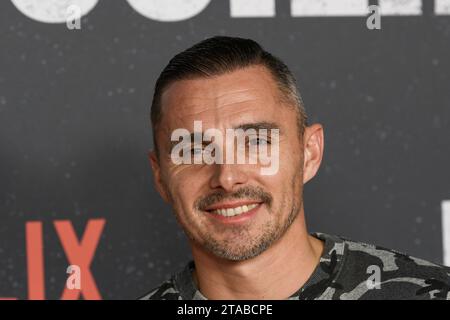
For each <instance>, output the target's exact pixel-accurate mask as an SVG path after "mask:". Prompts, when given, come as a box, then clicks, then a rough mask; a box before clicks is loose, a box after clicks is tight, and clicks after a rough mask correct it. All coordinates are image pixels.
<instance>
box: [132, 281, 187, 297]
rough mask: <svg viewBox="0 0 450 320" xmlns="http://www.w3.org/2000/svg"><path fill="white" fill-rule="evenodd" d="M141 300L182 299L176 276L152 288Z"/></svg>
mask: <svg viewBox="0 0 450 320" xmlns="http://www.w3.org/2000/svg"><path fill="white" fill-rule="evenodd" d="M139 300H181V295H180V292H179V291H178V289H177V287H176V285H175V281H174V277H172V278H171V279H169V280H166V281H164V282H163V283H161V284H160V285H159V286H157V287H155V288H153V289H152V290H150V292H148V293H147V294H145V295H144V296H143V297H141V298H139Z"/></svg>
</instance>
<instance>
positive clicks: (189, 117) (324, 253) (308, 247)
mask: <svg viewBox="0 0 450 320" xmlns="http://www.w3.org/2000/svg"><path fill="white" fill-rule="evenodd" d="M151 120H152V126H153V137H154V149H155V150H154V151H152V152H151V153H150V155H149V156H150V161H151V166H152V169H153V173H154V180H155V185H156V188H157V190H158V192H159V193H160V195H161V196H162V198H163V199H164V200H165V201H166V202H168V203H169V204H170V205H171V206H172V207H173V209H174V211H175V214H176V218H177V221H178V223H179V224H180V226H181V227H182V228H183V230H184V231H185V233H186V235H187V238H188V240H189V244H190V247H191V250H192V255H193V258H194V261H191V262H189V263H188V264H187V265H186V267H185V268H184V270H182V271H180V272H179V273H178V274H176V275H174V276H173V277H172V278H171V279H170V280H168V281H166V282H164V283H163V284H162V285H160V286H159V287H158V288H156V289H154V290H152V291H151V292H150V293H149V294H147V295H146V296H144V297H143V299H447V298H449V288H450V280H449V274H450V270H449V268H446V267H443V266H439V265H436V264H433V263H430V262H427V261H424V260H420V259H416V258H412V257H409V256H406V255H403V254H401V253H398V252H396V251H392V250H387V249H383V248H379V247H376V246H372V245H367V244H363V243H359V242H353V241H350V240H346V239H343V238H340V237H337V236H332V235H326V234H320V233H317V234H309V233H308V231H307V228H306V223H305V212H304V206H303V196H302V193H303V192H302V191H303V185H304V184H305V183H306V182H308V181H309V180H311V179H312V178H313V177H314V176H315V174H316V172H317V171H318V169H319V166H320V163H321V161H322V155H323V150H324V137H323V128H322V126H321V125H320V124H312V125H307V123H306V114H305V111H304V106H303V102H302V100H301V97H300V95H299V93H298V91H297V88H296V84H295V80H294V77H293V75H292V74H291V72H290V71H289V69H288V68H287V66H286V65H285V64H284V63H283V62H281V61H280V60H279V59H277V58H276V57H274V56H272V55H271V54H269V53H268V52H266V51H264V50H263V49H262V48H261V47H260V46H259V45H258V44H257V43H256V42H254V41H252V40H248V39H241V38H231V37H214V38H210V39H207V40H204V41H202V42H200V43H198V44H197V45H195V46H193V47H192V48H190V49H187V50H186V51H184V52H181V53H180V54H178V55H176V56H175V57H174V58H173V59H172V60H171V61H170V62H169V64H168V65H167V66H166V68H165V69H164V70H163V72H162V73H161V75H160V77H159V79H158V80H157V83H156V86H155V92H154V97H153V103H152V109H151ZM199 124H201V126H199ZM239 129H244V130H250V131H249V132H250V133H249V134H248V135H246V134H247V131H245V134H244V140H243V141H244V144H243V145H242V144H241V145H239V144H238V147H236V146H235V145H234V143H233V142H234V141H235V139H234V138H232V139H227V140H226V142H225V143H220V142H223V136H224V135H225V133H228V130H239ZM177 130H184V131H182V132H186V134H187V135H190V138H189V137H188V138H186V137H183V141H182V142H180V141H179V140H180V139H179V138H180V137H182V136H183V135H182V134H181V135H178V134H174V133H175V132H178V131H177ZM208 130H209V132H210V134H209V136H208V137H207V138H206V139H205V138H204V135H207V134H206V132H207V131H208ZM211 130H212V131H211ZM268 130H270V132H271V133H270V134H268ZM211 132H213V133H214V134H211ZM240 132H241V134H242V131H240ZM260 132H263V134H259V133H260ZM221 134H222V135H221ZM199 136H202V139H201V140H200V139H199ZM174 137H175V139H174ZM177 137H178V138H177ZM235 137H236V138H237V137H241V136H240V135H239V133H238V134H237V135H236V136H235ZM185 138H186V140H185ZM191 138H192V139H193V140H192V139H191ZM219 138H220V139H219ZM205 140H206V141H207V142H210V143H209V144H205ZM179 143H180V144H179ZM212 144H214V148H211V145H212ZM230 146H231V148H230ZM252 146H257V148H258V150H259V149H261V150H262V149H263V147H267V146H269V147H270V152H269V154H270V155H271V156H274V155H275V156H276V157H274V158H272V159H271V160H273V161H274V162H276V161H277V159H278V160H279V165H277V166H275V170H272V172H270V173H268V174H267V173H266V174H263V172H262V170H261V169H262V168H263V167H265V165H264V164H263V162H262V161H260V160H262V159H260V157H261V156H262V154H261V153H259V154H258V153H255V150H257V149H254V150H253V151H252V150H251V147H252ZM175 148H177V152H174V149H175ZM213 149H214V150H213ZM233 151H234V152H237V153H238V156H239V154H240V153H241V154H242V153H245V152H248V153H245V154H246V155H245V160H249V159H250V158H251V157H254V158H255V157H256V160H257V161H253V162H251V161H244V162H241V163H236V161H235V162H233V161H231V162H230V161H223V159H224V158H223V155H225V154H232V153H233ZM266 151H267V150H266ZM180 153H183V157H182V158H180V157H179V154H180ZM218 154H221V155H222V156H221V157H217V158H216V156H217V155H218ZM186 155H187V156H186ZM194 158H195V159H196V160H200V161H192V160H193V159H194ZM208 159H209V160H211V159H213V160H218V159H219V160H220V161H207V160H208ZM227 159H231V160H233V159H234V156H233V157H230V158H227ZM266 164H267V163H266Z"/></svg>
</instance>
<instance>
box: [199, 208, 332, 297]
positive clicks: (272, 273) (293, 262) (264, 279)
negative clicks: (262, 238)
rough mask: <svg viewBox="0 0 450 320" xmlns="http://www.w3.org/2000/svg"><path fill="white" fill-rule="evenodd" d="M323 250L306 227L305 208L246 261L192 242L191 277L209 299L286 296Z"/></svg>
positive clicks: (304, 277) (306, 275)
mask: <svg viewBox="0 0 450 320" xmlns="http://www.w3.org/2000/svg"><path fill="white" fill-rule="evenodd" d="M322 250H323V243H322V241H320V240H318V239H316V238H314V237H312V236H310V235H309V234H308V232H307V230H306V225H305V220H304V212H303V210H302V211H301V212H300V213H299V215H298V216H297V218H296V219H295V220H294V222H293V223H292V224H291V226H290V227H289V229H288V230H287V231H286V233H285V234H284V235H283V236H282V237H281V238H280V239H279V240H278V241H276V242H275V243H274V244H272V245H271V246H270V247H269V248H268V249H267V250H266V251H264V252H263V253H261V254H260V255H259V256H257V257H255V258H252V259H249V260H245V261H230V260H225V259H221V258H218V257H216V256H214V255H212V254H211V253H209V252H206V251H205V250H204V249H203V248H200V247H199V246H196V245H192V254H193V257H194V261H195V271H194V274H193V276H194V281H195V282H196V284H197V286H198V288H199V289H200V291H201V293H202V294H203V295H204V296H205V297H207V298H208V299H212V300H216V299H230V300H239V299H240V300H244V299H248V300H252V299H286V298H288V297H289V296H291V295H292V294H293V293H295V292H296V291H297V290H298V289H300V288H301V287H302V286H303V285H304V284H305V282H306V281H307V280H308V279H309V277H310V276H311V274H312V273H313V271H314V269H315V268H316V266H317V264H318V263H319V260H320V256H321V254H322Z"/></svg>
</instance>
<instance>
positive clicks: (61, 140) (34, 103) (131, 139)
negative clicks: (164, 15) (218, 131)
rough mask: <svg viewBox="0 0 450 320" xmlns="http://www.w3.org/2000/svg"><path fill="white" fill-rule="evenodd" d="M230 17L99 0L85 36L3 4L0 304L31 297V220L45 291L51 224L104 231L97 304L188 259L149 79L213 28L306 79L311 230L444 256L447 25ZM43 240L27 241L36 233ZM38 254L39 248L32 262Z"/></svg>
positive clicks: (52, 273) (49, 290)
mask: <svg viewBox="0 0 450 320" xmlns="http://www.w3.org/2000/svg"><path fill="white" fill-rule="evenodd" d="M430 3H432V1H429V2H428V1H426V4H424V7H423V14H422V15H418V16H389V17H383V18H382V29H381V30H368V29H367V28H366V18H365V17H316V18H302V17H292V16H291V13H290V6H289V1H277V6H276V11H277V12H276V16H275V17H265V18H263V17H260V18H233V17H231V16H230V8H229V2H228V1H222V0H220V1H219V0H213V1H212V2H211V3H210V4H209V5H208V6H207V7H206V8H205V10H203V11H202V12H201V13H199V14H198V15H196V16H195V17H193V18H191V19H188V20H183V21H179V22H160V21H155V20H151V19H148V18H146V17H144V16H142V15H140V14H139V13H138V12H136V11H135V10H133V8H132V7H131V6H130V5H129V4H128V3H127V2H125V1H99V3H98V4H97V6H96V7H95V8H94V9H93V10H92V11H91V12H90V13H89V14H88V15H86V16H85V17H83V19H82V29H81V30H68V29H67V28H66V25H65V24H47V23H42V22H37V21H34V20H32V19H30V18H28V17H26V16H25V15H23V14H22V13H21V12H20V11H19V10H17V9H16V7H14V5H13V4H12V3H11V2H10V1H1V2H0V296H3V297H17V298H19V299H26V298H28V295H29V293H28V290H29V288H28V284H27V281H28V280H27V279H28V278H27V271H29V272H31V273H32V272H33V270H31V271H30V270H28V269H29V266H28V267H27V251H26V232H25V230H26V227H25V226H26V223H27V222H30V221H39V222H41V223H42V228H43V243H44V249H43V257H44V270H45V275H44V279H45V297H46V298H50V299H58V298H59V297H60V296H61V294H62V291H63V289H64V284H65V279H66V278H67V274H66V268H67V266H68V265H69V262H68V259H67V257H66V254H65V251H64V249H63V246H62V245H61V241H60V240H59V237H58V234H57V232H56V230H55V227H54V224H53V223H54V221H55V220H69V221H70V222H71V223H72V225H73V226H74V228H75V231H76V234H77V237H78V238H79V239H81V238H82V236H83V232H84V230H85V228H86V225H87V223H88V221H89V220H90V219H104V220H105V221H106V222H105V225H104V229H103V231H102V233H101V238H100V240H99V242H98V246H97V248H96V253H95V257H94V258H93V260H92V264H91V270H92V274H93V276H94V278H95V282H96V284H97V286H98V290H99V292H100V294H101V297H102V298H103V299H118V298H125V299H133V298H136V297H138V296H140V295H142V294H143V293H145V292H146V291H148V290H149V289H151V288H152V287H153V286H155V285H157V284H159V283H160V282H161V281H162V280H164V279H166V278H167V277H168V276H169V275H170V274H171V273H172V272H174V271H176V270H178V269H179V268H180V267H181V266H182V265H183V264H184V262H185V261H186V260H187V259H189V258H190V253H189V248H188V246H187V244H186V240H185V238H184V235H183V233H182V232H181V230H180V229H179V228H178V226H177V224H176V222H175V219H174V217H173V214H172V213H171V210H170V208H169V207H167V206H166V205H165V204H164V203H163V202H162V200H161V199H160V198H159V196H158V194H157V193H156V191H155V190H154V188H153V186H152V180H151V178H152V177H151V171H150V168H149V164H148V160H147V155H146V154H147V150H148V149H150V148H151V141H152V136H151V128H150V125H149V121H148V112H149V105H150V99H151V96H152V90H153V84H154V81H155V80H156V78H157V76H158V75H159V72H160V71H161V70H162V68H163V67H164V66H165V64H166V63H167V61H168V59H170V58H171V57H172V56H173V55H174V54H176V53H177V52H179V51H181V50H183V49H185V48H187V47H188V46H191V45H192V44H194V43H195V42H197V41H200V40H202V39H204V38H205V37H208V36H212V35H217V34H219V35H233V36H243V37H249V38H252V39H254V40H256V41H258V42H260V43H261V44H262V45H263V46H264V47H265V48H266V49H267V50H269V51H271V52H272V53H274V54H276V55H278V56H279V57H281V58H282V59H283V60H284V61H285V62H286V63H287V64H288V65H289V66H290V68H291V69H292V70H293V72H294V73H295V75H296V77H297V78H298V81H299V85H300V90H301V92H302V94H303V98H304V100H305V103H306V108H307V112H308V114H309V117H310V119H311V121H312V122H320V123H322V124H323V125H324V127H325V136H326V140H325V141H326V143H325V146H326V151H325V158H324V162H323V165H322V168H321V170H320V172H319V174H318V176H317V177H316V178H315V179H314V180H313V181H312V182H311V183H308V184H307V186H306V190H305V205H306V208H305V209H306V215H307V221H308V222H309V227H310V230H311V231H322V232H327V233H332V234H339V235H345V236H347V237H350V238H353V239H356V240H361V241H366V242H371V243H376V244H379V245H382V246H386V247H391V248H395V249H398V250H400V251H404V252H407V253H410V254H412V255H415V256H419V257H423V258H425V259H428V260H432V261H435V262H438V263H442V259H443V243H442V238H443V234H442V228H441V202H442V201H443V200H446V199H450V184H449V181H450V179H449V178H450V177H449V172H448V166H449V163H450V150H449V143H450V125H449V116H450V108H449V107H450V89H449V74H450V61H449V56H450V17H449V16H436V15H434V14H433V12H432V8H433V7H432V4H431V5H430ZM33 239H34V238H33ZM28 254H30V253H28Z"/></svg>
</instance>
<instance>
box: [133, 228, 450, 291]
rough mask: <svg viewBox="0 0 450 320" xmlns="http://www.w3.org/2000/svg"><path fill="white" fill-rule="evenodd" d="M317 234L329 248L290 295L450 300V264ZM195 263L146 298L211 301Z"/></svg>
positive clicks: (326, 248) (326, 247)
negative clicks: (201, 285)
mask: <svg viewBox="0 0 450 320" xmlns="http://www.w3.org/2000/svg"><path fill="white" fill-rule="evenodd" d="M313 236H315V237H316V238H318V239H321V240H323V241H324V243H325V245H324V252H323V254H322V256H321V258H320V262H319V264H318V265H317V267H316V269H315V270H314V272H313V274H312V275H311V276H310V278H309V279H308V281H307V282H306V283H305V284H304V285H303V286H302V288H300V289H299V290H298V291H297V292H295V293H294V294H293V295H291V296H290V297H289V298H288V299H289V300H360V299H361V300H388V299H389V300H391V299H396V300H398V299H402V300H403V299H408V300H435V299H436V300H445V299H446V300H450V268H449V267H445V266H442V265H439V264H435V263H431V262H428V261H425V260H422V259H418V258H414V257H410V256H408V255H405V254H402V253H400V252H397V251H395V250H391V249H385V248H382V247H378V246H375V245H370V244H365V243H361V242H355V241H351V240H348V239H345V238H343V237H338V236H333V235H327V234H324V233H314V234H313ZM194 268H195V264H194V262H193V261H190V262H189V263H188V264H187V265H186V267H185V268H184V269H183V270H182V271H181V272H179V273H178V274H176V275H174V276H172V278H171V279H170V280H167V281H165V282H164V283H162V284H161V285H160V286H159V287H157V288H155V289H153V290H151V291H150V293H148V294H146V295H145V296H144V297H142V298H141V299H142V300H206V298H205V297H204V296H203V295H202V294H201V292H200V291H199V290H198V289H197V287H196V285H195V283H194V281H193V279H192V270H193V269H194ZM374 269H376V272H374V271H373V270H374ZM376 276H378V277H376Z"/></svg>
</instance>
